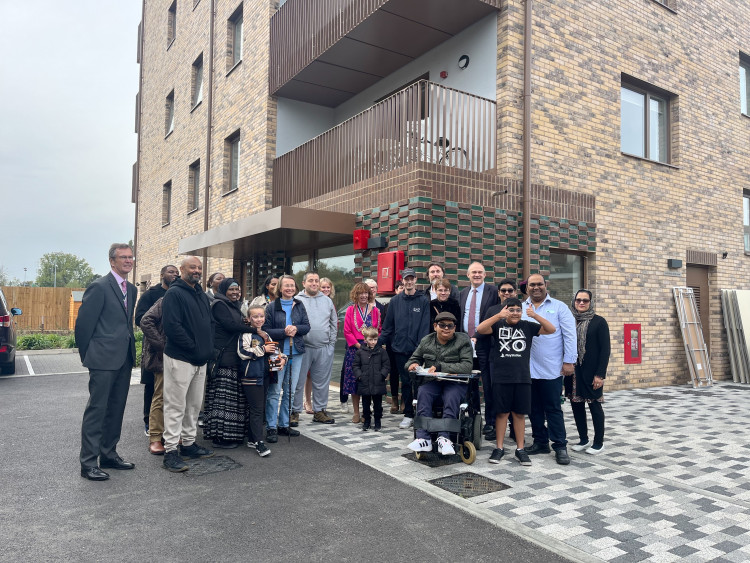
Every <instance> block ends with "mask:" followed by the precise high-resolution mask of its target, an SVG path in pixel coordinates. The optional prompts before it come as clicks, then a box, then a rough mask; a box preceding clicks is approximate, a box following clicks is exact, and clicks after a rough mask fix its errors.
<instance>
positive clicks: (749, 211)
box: [742, 193, 750, 253]
mask: <svg viewBox="0 0 750 563" xmlns="http://www.w3.org/2000/svg"><path fill="white" fill-rule="evenodd" d="M742 234H743V235H744V238H745V252H747V253H750V193H745V194H743V195H742Z"/></svg>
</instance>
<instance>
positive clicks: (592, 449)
mask: <svg viewBox="0 0 750 563" xmlns="http://www.w3.org/2000/svg"><path fill="white" fill-rule="evenodd" d="M603 451H604V444H602V446H601V447H600V448H598V449H597V448H595V447H594V446H591V447H590V448H589V449H588V450H586V453H587V454H591V455H599V454H600V453H602V452H603Z"/></svg>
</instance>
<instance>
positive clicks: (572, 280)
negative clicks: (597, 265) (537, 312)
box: [549, 251, 586, 304]
mask: <svg viewBox="0 0 750 563" xmlns="http://www.w3.org/2000/svg"><path fill="white" fill-rule="evenodd" d="M549 261H550V266H549V270H550V272H549V294H550V295H551V296H552V297H554V298H555V299H559V300H560V301H562V302H563V303H565V304H570V301H571V297H572V296H573V294H574V293H575V292H576V291H578V290H579V289H581V288H582V287H586V276H585V267H586V258H585V256H582V255H580V254H567V253H564V252H554V251H553V252H550V256H549Z"/></svg>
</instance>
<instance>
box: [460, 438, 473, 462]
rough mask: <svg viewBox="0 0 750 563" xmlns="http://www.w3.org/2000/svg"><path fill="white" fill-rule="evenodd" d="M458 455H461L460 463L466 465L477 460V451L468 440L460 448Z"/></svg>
mask: <svg viewBox="0 0 750 563" xmlns="http://www.w3.org/2000/svg"><path fill="white" fill-rule="evenodd" d="M459 453H460V455H461V461H463V462H464V463H465V464H467V465H471V464H472V463H474V461H476V459H477V449H476V448H475V447H474V444H472V443H471V442H469V441H468V440H466V441H465V442H464V444H463V446H461V451H460V452H459Z"/></svg>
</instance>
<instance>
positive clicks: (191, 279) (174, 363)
mask: <svg viewBox="0 0 750 563" xmlns="http://www.w3.org/2000/svg"><path fill="white" fill-rule="evenodd" d="M202 274H203V266H202V264H201V261H200V260H199V259H198V258H196V257H194V256H193V257H190V258H185V259H184V260H183V261H182V263H181V264H180V277H179V278H177V279H176V280H175V281H174V283H173V284H172V285H171V287H170V288H169V290H168V291H167V293H166V294H165V295H164V301H163V303H162V306H163V315H162V326H163V327H164V334H165V335H166V337H167V345H166V346H165V348H164V449H165V450H166V452H165V454H164V467H165V468H166V469H167V470H169V471H174V472H179V471H187V469H188V466H187V465H186V464H185V463H184V462H183V459H195V458H201V457H211V456H212V455H214V452H213V451H211V450H208V449H206V448H202V447H201V446H199V445H198V444H196V443H195V435H196V431H197V426H198V413H199V412H200V407H201V403H202V402H203V391H204V388H205V383H206V362H208V360H209V359H210V358H211V356H212V354H213V349H214V334H213V317H212V316H211V308H210V306H209V301H208V297H207V296H206V294H205V292H204V291H203V289H202V288H201V286H200V283H199V282H200V280H201V275H202ZM180 439H182V444H181V445H180V446H179V453H178V444H179V441H180ZM181 458H182V459H181Z"/></svg>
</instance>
